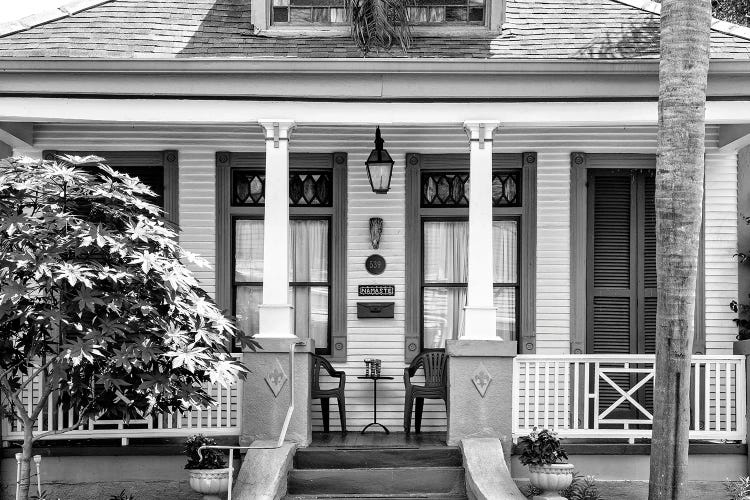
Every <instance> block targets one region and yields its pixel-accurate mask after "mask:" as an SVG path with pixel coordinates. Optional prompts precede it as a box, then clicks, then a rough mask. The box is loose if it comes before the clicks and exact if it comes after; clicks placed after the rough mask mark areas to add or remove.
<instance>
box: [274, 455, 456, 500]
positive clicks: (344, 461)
mask: <svg viewBox="0 0 750 500" xmlns="http://www.w3.org/2000/svg"><path fill="white" fill-rule="evenodd" d="M464 481H465V477H464V469H463V466H462V457H461V452H460V450H459V449H458V448H454V447H447V446H440V447H429V448H354V449H336V448H306V449H301V450H298V451H297V454H296V455H295V457H294V469H292V470H291V471H290V473H289V480H288V495H287V496H286V499H287V500H310V499H315V498H319V499H327V500H333V499H343V498H383V499H385V498H387V499H390V500H396V499H409V500H415V499H430V500H437V499H441V500H442V499H446V500H447V499H451V500H460V499H466V498H467V497H466V487H465V482H464Z"/></svg>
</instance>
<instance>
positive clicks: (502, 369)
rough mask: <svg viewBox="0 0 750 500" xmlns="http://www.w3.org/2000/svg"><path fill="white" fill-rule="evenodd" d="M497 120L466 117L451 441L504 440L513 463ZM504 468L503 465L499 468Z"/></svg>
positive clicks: (512, 346) (511, 346)
mask: <svg viewBox="0 0 750 500" xmlns="http://www.w3.org/2000/svg"><path fill="white" fill-rule="evenodd" d="M497 126H498V123H497V122H471V123H468V122H467V123H465V124H464V128H465V129H466V132H467V133H468V135H469V139H470V152H471V157H470V163H469V166H470V171H469V175H470V179H471V196H470V197H469V268H468V271H469V276H468V292H467V305H466V308H465V316H464V318H465V320H464V321H465V323H464V324H465V329H464V335H463V336H462V337H461V338H459V339H457V340H449V341H448V342H447V343H446V349H445V350H446V353H447V354H448V357H449V361H448V362H449V370H448V408H449V413H448V444H450V445H456V444H459V443H461V442H463V443H464V445H466V444H467V440H471V439H474V438H494V439H498V440H499V441H500V443H499V444H501V445H502V448H503V452H504V455H505V459H506V462H507V463H508V464H509V463H510V448H511V430H512V421H511V419H512V415H511V404H512V403H511V402H512V387H513V358H514V356H515V355H516V349H517V347H516V342H515V341H503V340H502V339H500V338H499V337H497V335H496V334H495V307H494V303H493V300H492V285H493V262H492V134H493V132H494V130H495V129H496V128H497ZM495 473H496V474H498V475H500V474H502V471H501V470H497V471H495Z"/></svg>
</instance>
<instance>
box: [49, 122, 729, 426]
mask: <svg viewBox="0 0 750 500" xmlns="http://www.w3.org/2000/svg"><path fill="white" fill-rule="evenodd" d="M501 118H502V117H500V119H501ZM382 132H383V138H384V139H385V141H386V143H385V147H386V148H387V149H388V151H389V152H390V153H391V155H392V156H393V158H394V160H395V162H396V164H395V167H394V173H393V182H392V185H391V191H390V192H389V193H388V194H387V195H377V194H374V193H372V191H371V190H370V187H369V183H368V181H367V175H366V173H365V169H364V161H365V159H366V157H367V154H368V153H369V151H370V150H371V149H372V147H373V139H374V130H373V128H372V127H305V126H300V127H298V128H297V129H296V131H295V132H294V134H293V135H292V140H291V143H290V149H291V151H292V152H326V153H330V152H334V151H343V152H346V153H348V157H349V162H348V164H349V172H348V207H347V208H348V221H347V230H348V233H347V245H348V256H347V259H348V261H347V267H348V276H347V326H348V360H347V362H346V363H344V364H340V363H337V364H336V366H337V368H340V369H344V370H346V372H347V374H348V380H347V418H348V425H349V427H350V428H351V429H357V428H360V427H362V426H363V425H365V424H367V423H368V422H370V421H371V419H372V399H371V398H372V382H370V381H361V380H357V378H356V377H357V375H359V374H360V373H361V372H362V371H363V366H364V365H363V363H362V361H363V359H365V358H368V357H375V358H379V359H381V360H383V374H384V375H390V376H393V377H394V380H393V381H381V382H379V384H378V420H379V421H382V422H383V423H384V424H385V425H387V426H388V427H390V428H391V429H392V430H400V429H401V425H402V421H403V396H404V392H403V391H404V390H403V382H402V380H401V378H402V373H403V368H404V363H403V350H404V347H403V335H404V325H405V323H404V321H405V319H404V318H405V308H404V290H405V262H404V254H405V235H404V227H405V221H404V208H405V203H404V155H405V153H408V152H417V153H460V152H463V153H466V152H468V143H467V137H466V135H465V133H464V132H463V131H462V130H461V128H460V127H458V126H454V127H433V128H427V127H419V128H414V127H388V126H385V127H382ZM716 136H717V129H716V128H715V127H711V128H709V137H708V144H709V145H710V146H711V147H710V148H709V149H708V151H707V173H706V240H707V242H708V241H710V243H707V245H706V269H707V274H709V276H707V277H706V325H707V328H706V330H707V331H706V337H707V347H708V351H707V354H721V353H728V352H731V341H732V340H733V338H734V335H735V333H734V332H735V330H734V325H733V324H732V321H731V318H732V314H731V311H729V309H728V307H727V304H728V303H729V301H730V300H732V299H734V298H736V296H737V272H736V262H734V261H733V260H732V254H733V253H734V252H735V251H736V160H735V156H734V155H733V154H725V153H719V152H718V151H717V150H716V149H715V147H714V146H715V142H716ZM35 140H36V144H35V146H36V147H38V148H39V149H86V148H90V149H100V150H162V149H177V150H179V169H180V177H179V179H180V186H179V189H180V205H179V208H180V214H179V216H180V224H181V226H182V232H181V235H180V241H181V243H182V244H183V245H184V246H185V247H187V248H188V249H189V250H191V251H194V252H196V253H199V254H200V255H202V256H204V257H206V258H207V259H208V261H209V262H210V263H211V264H212V265H213V264H214V262H215V259H214V257H215V255H214V254H215V237H216V234H215V215H214V213H215V212H214V210H215V208H214V204H215V186H214V161H215V160H214V153H215V152H216V151H219V150H229V151H263V150H264V145H263V141H262V135H261V132H260V128H259V127H258V126H254V125H247V126H203V125H192V126H184V125H172V124H168V123H167V124H163V125H139V124H132V125H128V124H39V125H37V126H36V128H35ZM494 149H495V151H496V152H522V151H536V152H538V159H537V165H538V174H537V175H538V189H537V192H538V205H537V214H538V216H537V269H538V273H537V282H536V289H537V298H536V306H537V313H536V330H537V352H539V353H541V354H563V353H567V352H569V339H570V336H569V329H570V307H571V303H570V285H569V283H570V216H569V213H570V212H569V210H570V207H569V189H570V187H569V184H570V173H569V170H570V153H571V152H573V151H583V152H587V153H604V152H630V153H634V152H637V153H654V152H655V151H656V130H655V128H654V127H632V128H622V127H596V128H591V127H589V128H567V129H552V128H549V129H510V128H508V129H506V128H501V129H500V131H499V133H497V134H496V135H495V143H494ZM370 217H382V218H383V219H384V221H385V223H384V231H383V237H382V239H381V246H380V249H379V250H377V253H380V254H381V255H383V256H384V257H385V258H386V261H387V266H388V267H387V270H386V272H385V273H384V274H383V275H381V276H370V275H369V274H367V273H366V271H365V270H364V261H365V259H366V257H367V256H368V255H370V254H371V253H374V251H373V250H372V249H371V248H370V246H369V226H368V220H369V218H370ZM731 228H734V231H732V229H731ZM195 271H196V274H197V275H198V277H199V279H200V280H201V283H202V285H203V286H204V287H205V288H206V290H207V291H209V292H210V293H213V292H214V290H215V283H214V274H213V270H211V269H196V270H195ZM712 273H714V274H712ZM371 283H377V284H393V285H395V287H396V296H395V297H394V301H395V303H396V307H395V315H394V318H393V319H392V320H359V319H357V317H356V302H357V299H358V297H357V285H359V284H371ZM365 300H366V299H365ZM313 408H314V416H313V418H314V420H313V423H314V428H315V429H319V428H321V426H322V424H321V420H320V409H319V404H318V403H317V402H315V403H314V406H313ZM337 413H338V412H337V408H336V405H335V404H333V405H331V424H332V428H334V429H336V428H338V425H339V424H338V422H339V420H338V415H337ZM423 428H424V429H425V430H435V429H444V428H445V408H444V406H443V404H442V402H439V401H438V402H435V401H433V402H429V401H428V402H427V403H426V404H425V410H424V418H423Z"/></svg>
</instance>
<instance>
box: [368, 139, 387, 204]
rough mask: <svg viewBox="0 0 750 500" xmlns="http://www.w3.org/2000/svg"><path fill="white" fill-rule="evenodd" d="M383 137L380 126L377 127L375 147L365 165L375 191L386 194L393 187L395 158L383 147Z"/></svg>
mask: <svg viewBox="0 0 750 500" xmlns="http://www.w3.org/2000/svg"><path fill="white" fill-rule="evenodd" d="M384 142H385V141H383V139H382V138H381V137H380V127H378V128H376V129H375V149H373V150H372V151H371V152H370V157H369V158H367V161H366V162H365V165H366V167H367V178H368V179H370V187H371V188H372V191H373V193H379V194H385V193H387V192H388V190H389V189H390V188H391V176H392V175H393V158H391V155H389V154H388V151H386V150H385V149H383V143H384Z"/></svg>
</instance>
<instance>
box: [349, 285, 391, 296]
mask: <svg viewBox="0 0 750 500" xmlns="http://www.w3.org/2000/svg"><path fill="white" fill-rule="evenodd" d="M357 288H358V293H357V294H358V295H359V296H360V297H393V296H394V295H396V287H395V286H394V285H359V287H357Z"/></svg>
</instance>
